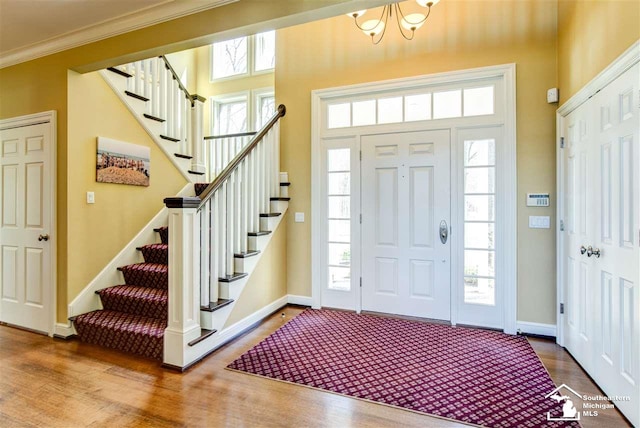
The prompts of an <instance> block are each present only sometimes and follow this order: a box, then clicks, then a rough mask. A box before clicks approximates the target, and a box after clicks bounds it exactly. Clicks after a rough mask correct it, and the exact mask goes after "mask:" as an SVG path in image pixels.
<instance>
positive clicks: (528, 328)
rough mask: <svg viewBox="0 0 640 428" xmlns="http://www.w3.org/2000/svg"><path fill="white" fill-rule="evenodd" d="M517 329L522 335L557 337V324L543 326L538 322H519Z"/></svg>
mask: <svg viewBox="0 0 640 428" xmlns="http://www.w3.org/2000/svg"><path fill="white" fill-rule="evenodd" d="M516 329H517V331H518V332H519V333H522V334H535V335H538V336H549V337H556V326H555V324H541V323H537V322H526V321H517V322H516Z"/></svg>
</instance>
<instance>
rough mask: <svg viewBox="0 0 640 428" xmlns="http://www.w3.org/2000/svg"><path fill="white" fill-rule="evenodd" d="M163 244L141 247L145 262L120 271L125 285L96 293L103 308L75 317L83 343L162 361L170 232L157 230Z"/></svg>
mask: <svg viewBox="0 0 640 428" xmlns="http://www.w3.org/2000/svg"><path fill="white" fill-rule="evenodd" d="M156 232H158V234H159V235H160V239H161V243H160V244H149V245H145V246H143V247H140V248H138V250H139V251H141V252H142V255H143V257H144V263H136V264H132V265H128V266H123V267H121V268H119V269H118V270H119V271H120V272H122V275H123V276H124V284H123V285H116V286H113V287H109V288H105V289H102V290H99V291H97V292H96V294H98V296H100V301H101V302H102V306H103V309H102V310H95V311H92V312H88V313H86V314H81V315H78V316H76V317H72V318H71V320H72V321H73V323H74V326H75V328H76V332H77V333H78V337H79V339H80V340H81V341H82V342H86V343H91V344H94V345H101V346H105V347H107V348H112V349H118V350H120V351H123V352H128V353H132V354H137V355H141V356H143V357H149V358H154V359H157V360H162V357H163V340H164V339H163V337H164V330H165V328H167V316H168V300H169V296H168V286H169V281H168V270H169V267H168V259H169V245H168V240H169V233H168V230H167V228H166V227H165V228H160V229H156Z"/></svg>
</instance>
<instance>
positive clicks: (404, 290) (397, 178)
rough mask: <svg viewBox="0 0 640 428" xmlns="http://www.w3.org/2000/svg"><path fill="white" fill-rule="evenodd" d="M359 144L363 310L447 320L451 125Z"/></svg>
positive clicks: (373, 138) (381, 136)
mask: <svg viewBox="0 0 640 428" xmlns="http://www.w3.org/2000/svg"><path fill="white" fill-rule="evenodd" d="M361 144H362V145H361V148H362V165H361V174H362V178H361V183H362V187H361V192H360V196H361V199H362V212H363V217H362V309H363V310H367V311H375V312H388V313H394V314H401V315H409V316H416V317H422V318H432V319H440V320H447V321H448V320H450V318H451V313H450V308H451V306H450V297H451V290H450V286H451V281H450V269H451V267H450V266H451V263H450V262H451V260H450V258H451V245H450V240H449V239H448V235H449V225H450V223H451V219H450V217H451V214H450V213H451V205H450V200H451V190H450V189H451V185H450V159H449V158H450V135H449V130H439V131H426V132H409V133H393V134H377V135H367V136H363V137H362V143H361ZM441 224H442V226H443V227H444V233H445V238H446V239H445V240H444V242H442V241H441V239H440V225H441Z"/></svg>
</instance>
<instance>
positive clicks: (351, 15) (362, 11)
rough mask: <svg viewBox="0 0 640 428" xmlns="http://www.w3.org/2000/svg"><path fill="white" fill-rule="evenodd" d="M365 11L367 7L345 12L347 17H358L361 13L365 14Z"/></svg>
mask: <svg viewBox="0 0 640 428" xmlns="http://www.w3.org/2000/svg"><path fill="white" fill-rule="evenodd" d="M366 11H367V9H362V10H357V11H355V12H351V13H347V16H348V17H349V18H360V17H361V16H362V15H364V14H365V12H366Z"/></svg>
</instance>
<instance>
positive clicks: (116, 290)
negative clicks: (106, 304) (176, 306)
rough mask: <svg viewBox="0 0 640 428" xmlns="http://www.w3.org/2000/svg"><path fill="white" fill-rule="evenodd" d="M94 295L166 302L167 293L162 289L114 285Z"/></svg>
mask: <svg viewBox="0 0 640 428" xmlns="http://www.w3.org/2000/svg"><path fill="white" fill-rule="evenodd" d="M96 294H98V295H100V296H102V295H105V294H117V295H120V296H128V297H138V298H150V299H154V300H167V299H168V298H169V291H168V290H164V289H162V288H153V287H145V286H143V285H129V284H122V285H114V286H113V287H108V288H103V289H102V290H98V291H96Z"/></svg>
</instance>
